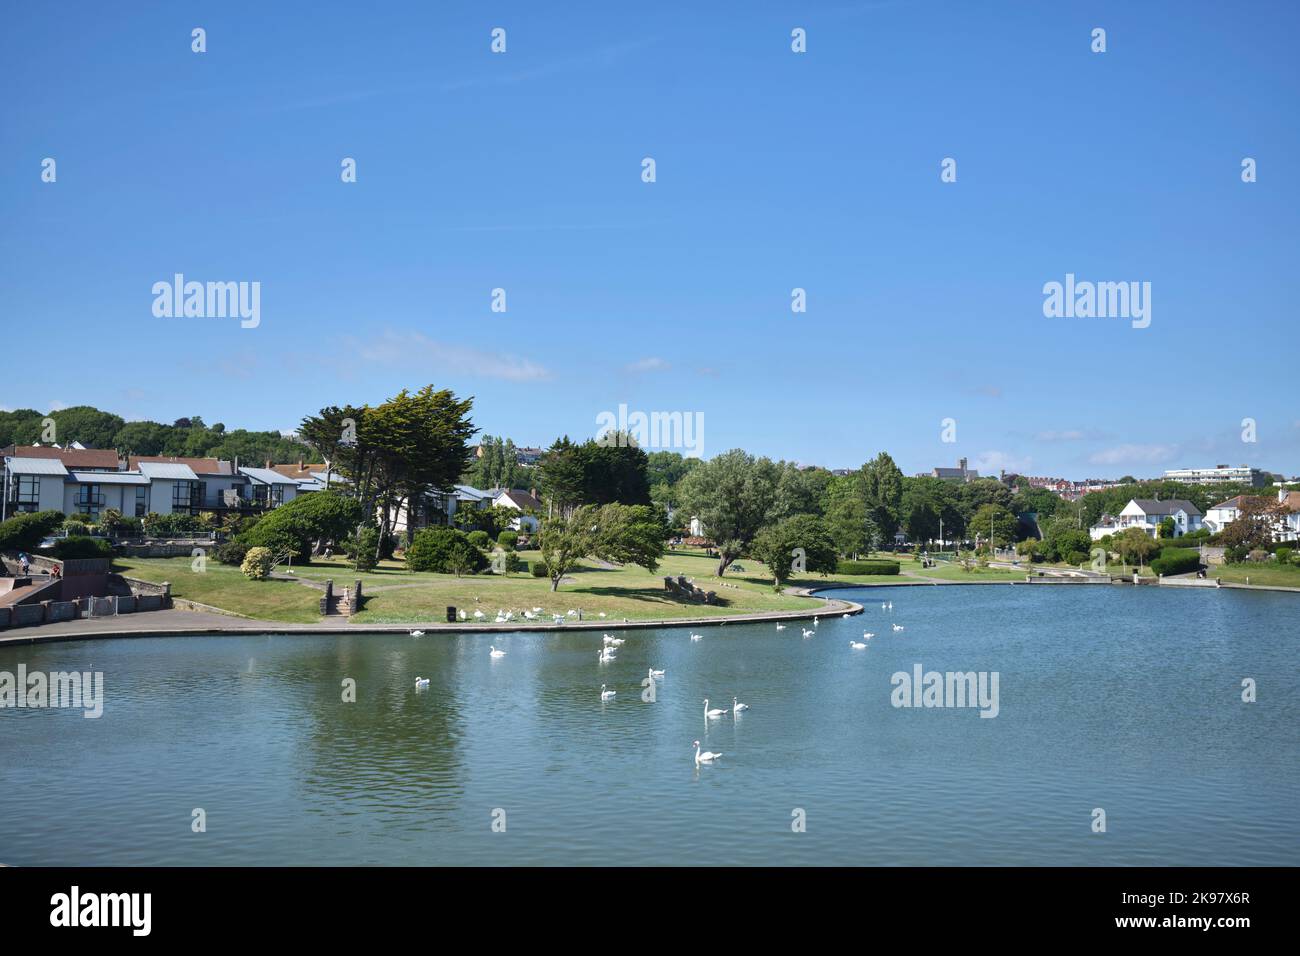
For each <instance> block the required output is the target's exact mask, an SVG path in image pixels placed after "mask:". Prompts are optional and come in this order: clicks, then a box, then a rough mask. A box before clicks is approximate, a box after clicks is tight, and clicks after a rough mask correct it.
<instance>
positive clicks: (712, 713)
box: [704, 697, 727, 717]
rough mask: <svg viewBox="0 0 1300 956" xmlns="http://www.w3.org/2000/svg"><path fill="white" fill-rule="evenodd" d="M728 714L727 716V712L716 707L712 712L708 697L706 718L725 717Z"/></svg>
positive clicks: (705, 702) (705, 710)
mask: <svg viewBox="0 0 1300 956" xmlns="http://www.w3.org/2000/svg"><path fill="white" fill-rule="evenodd" d="M726 714H727V712H726V711H725V710H720V709H719V708H717V707H714V708H713V709H712V710H710V709H709V698H707V697H706V698H704V716H705V717H725V716H726Z"/></svg>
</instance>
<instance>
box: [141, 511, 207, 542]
mask: <svg viewBox="0 0 1300 956" xmlns="http://www.w3.org/2000/svg"><path fill="white" fill-rule="evenodd" d="M141 524H142V527H143V528H144V533H145V534H147V535H149V536H150V537H151V538H178V537H183V536H185V535H190V534H195V533H196V532H200V531H207V530H209V529H208V526H207V524H206V523H205V522H204V521H203V519H201V518H199V517H197V516H195V515H187V514H169V515H160V514H157V513H155V512H150V513H149V514H147V515H145V516H144V520H143V522H142V523H141Z"/></svg>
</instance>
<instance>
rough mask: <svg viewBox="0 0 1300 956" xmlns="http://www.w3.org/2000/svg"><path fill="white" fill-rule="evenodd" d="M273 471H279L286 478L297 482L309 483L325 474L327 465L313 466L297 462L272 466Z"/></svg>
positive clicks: (321, 463) (322, 463)
mask: <svg viewBox="0 0 1300 956" xmlns="http://www.w3.org/2000/svg"><path fill="white" fill-rule="evenodd" d="M271 470H272V471H278V472H279V473H280V474H282V475H284V476H285V477H286V478H292V479H294V480H295V481H309V480H310V479H312V478H314V477H316V476H317V475H323V474H325V463H324V462H320V463H319V464H315V465H313V464H311V463H309V462H302V461H299V462H295V463H293V464H290V465H272V466H271Z"/></svg>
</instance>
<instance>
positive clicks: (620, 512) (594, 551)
mask: <svg viewBox="0 0 1300 956" xmlns="http://www.w3.org/2000/svg"><path fill="white" fill-rule="evenodd" d="M666 537H667V529H666V528H665V527H664V525H663V523H662V522H661V521H660V520H659V517H658V516H657V515H656V514H655V511H654V509H653V508H651V507H650V506H649V505H623V504H617V503H614V504H607V505H603V506H596V505H581V506H579V507H577V508H575V509H573V511H571V512H570V513H569V515H568V517H566V518H552V519H550V520H548V521H546V522H545V523H544V524H543V525H542V531H541V541H540V546H541V552H542V560H543V561H544V562H545V564H546V569H547V572H548V576H549V577H550V579H551V590H552V591H556V590H558V589H559V587H560V581H561V579H563V577H564V575H565V574H567V573H568V572H569V571H570V570H572V569H573V568H574V567H575V566H576V565H577V564H578V562H579V561H582V560H583V559H584V558H598V559H600V560H602V561H613V562H617V563H619V564H639V565H641V566H642V567H644V568H645V569H646V570H647V571H652V572H653V571H654V570H655V569H656V568H657V567H658V562H659V558H661V557H662V556H663V552H664V539H665V538H666Z"/></svg>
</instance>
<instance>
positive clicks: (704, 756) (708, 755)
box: [695, 740, 722, 765]
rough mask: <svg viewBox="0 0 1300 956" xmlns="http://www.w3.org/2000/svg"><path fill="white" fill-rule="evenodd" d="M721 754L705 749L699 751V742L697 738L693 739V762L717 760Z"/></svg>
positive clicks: (700, 762)
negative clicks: (701, 751)
mask: <svg viewBox="0 0 1300 956" xmlns="http://www.w3.org/2000/svg"><path fill="white" fill-rule="evenodd" d="M721 756H722V754H715V753H714V752H713V751H711V750H706V751H704V752H703V753H700V742H699V741H698V740H697V741H695V763H696V764H697V765H698V764H702V763H713V761H715V760H717V759H718V758H719V757H721Z"/></svg>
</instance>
